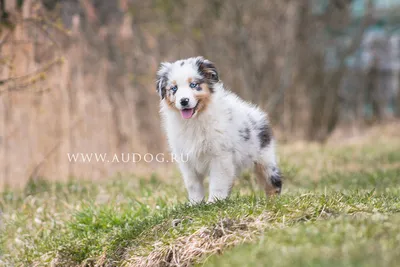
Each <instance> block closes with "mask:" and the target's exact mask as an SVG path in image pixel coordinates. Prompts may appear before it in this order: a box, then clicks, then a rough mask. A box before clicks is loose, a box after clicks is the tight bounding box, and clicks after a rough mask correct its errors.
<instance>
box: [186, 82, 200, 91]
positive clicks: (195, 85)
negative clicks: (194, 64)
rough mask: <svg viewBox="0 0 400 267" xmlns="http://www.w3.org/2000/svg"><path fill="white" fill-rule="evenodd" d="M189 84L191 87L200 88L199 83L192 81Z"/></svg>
mask: <svg viewBox="0 0 400 267" xmlns="http://www.w3.org/2000/svg"><path fill="white" fill-rule="evenodd" d="M189 86H190V88H192V89H194V88H196V89H197V90H199V88H200V87H199V84H198V83H190V84H189Z"/></svg>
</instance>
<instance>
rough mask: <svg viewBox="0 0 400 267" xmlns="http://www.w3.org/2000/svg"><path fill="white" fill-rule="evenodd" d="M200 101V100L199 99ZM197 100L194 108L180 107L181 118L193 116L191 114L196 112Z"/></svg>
mask: <svg viewBox="0 0 400 267" xmlns="http://www.w3.org/2000/svg"><path fill="white" fill-rule="evenodd" d="M199 102H200V101H199ZM199 102H197V104H196V106H195V107H194V108H184V109H181V115H182V118H184V119H190V118H192V117H193V115H194V114H195V113H196V110H197V106H198V105H199Z"/></svg>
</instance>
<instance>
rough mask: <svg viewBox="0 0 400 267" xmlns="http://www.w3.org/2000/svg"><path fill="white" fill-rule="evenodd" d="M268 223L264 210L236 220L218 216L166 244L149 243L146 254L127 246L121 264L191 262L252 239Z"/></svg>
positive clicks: (147, 265)
mask: <svg viewBox="0 0 400 267" xmlns="http://www.w3.org/2000/svg"><path fill="white" fill-rule="evenodd" d="M268 223H269V215H268V213H263V214H261V215H259V216H257V217H255V218H242V219H240V220H237V221H234V220H232V219H228V218H227V219H222V220H220V221H219V222H218V223H217V224H215V225H214V226H212V227H202V228H200V229H198V230H197V231H196V232H194V233H193V234H191V235H188V236H180V237H178V238H177V239H176V240H174V241H173V242H172V243H171V244H170V245H169V246H165V244H163V243H162V242H155V243H153V244H151V246H152V247H153V248H154V249H153V251H152V252H151V253H150V254H148V255H144V256H142V255H140V251H137V250H136V248H131V249H129V250H128V251H127V254H126V261H125V262H124V264H123V266H129V267H153V266H157V267H164V266H171V267H172V266H180V267H184V266H192V265H193V264H194V263H196V262H200V261H203V260H204V256H206V255H207V256H211V255H214V254H221V253H222V251H224V250H225V249H227V248H229V247H233V246H236V245H239V244H242V243H245V242H250V241H253V240H254V239H255V238H256V237H258V236H259V235H260V233H261V232H262V231H265V229H267V228H268ZM175 227H179V225H178V226H175Z"/></svg>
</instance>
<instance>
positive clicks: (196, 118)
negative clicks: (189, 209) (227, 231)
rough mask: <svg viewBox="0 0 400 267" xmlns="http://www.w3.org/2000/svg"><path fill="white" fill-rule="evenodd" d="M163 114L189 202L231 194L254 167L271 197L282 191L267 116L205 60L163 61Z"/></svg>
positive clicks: (159, 79)
mask: <svg viewBox="0 0 400 267" xmlns="http://www.w3.org/2000/svg"><path fill="white" fill-rule="evenodd" d="M157 92H158V93H159V95H160V97H161V116H162V119H163V124H164V128H165V131H166V134H167V137H168V142H169V145H170V148H171V152H172V153H174V154H176V155H185V156H184V157H182V158H184V159H185V160H181V161H179V162H178V165H179V168H180V170H181V173H182V176H183V180H184V182H185V186H186V189H187V191H188V195H189V200H190V201H191V202H194V203H197V202H201V201H203V200H204V187H203V180H204V178H205V176H209V197H208V201H209V202H213V201H215V200H217V199H225V198H226V197H228V196H229V194H230V192H231V189H232V186H233V183H234V179H235V177H236V176H237V175H239V174H240V173H241V172H242V171H243V170H245V169H248V168H254V170H255V173H256V176H257V178H258V181H259V183H260V184H261V186H262V187H263V189H264V190H265V192H266V194H267V195H268V196H269V195H275V194H279V193H280V192H281V188H282V180H281V173H280V171H279V168H278V166H277V162H276V158H275V149H274V139H273V137H272V131H271V128H270V125H269V122H268V118H267V115H266V113H264V112H263V111H261V110H260V109H259V108H257V107H256V106H254V105H252V104H249V103H246V102H244V101H243V100H241V99H240V98H239V97H238V96H237V95H235V94H234V93H232V92H230V91H228V90H227V89H225V88H224V85H223V84H222V82H221V81H220V79H219V75H218V71H217V69H216V67H215V65H214V64H213V63H212V62H211V61H209V60H207V59H204V58H203V57H195V58H188V59H183V60H178V61H175V62H173V63H169V62H164V63H161V66H160V68H159V70H158V72H157Z"/></svg>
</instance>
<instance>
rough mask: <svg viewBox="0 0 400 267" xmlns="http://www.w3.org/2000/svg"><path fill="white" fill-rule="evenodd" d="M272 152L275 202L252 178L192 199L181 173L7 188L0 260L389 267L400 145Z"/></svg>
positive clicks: (399, 187) (397, 224) (1, 203)
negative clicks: (279, 188)
mask: <svg viewBox="0 0 400 267" xmlns="http://www.w3.org/2000/svg"><path fill="white" fill-rule="evenodd" d="M372 140H373V142H372ZM279 154H280V157H281V165H282V167H283V172H284V174H285V176H286V180H285V184H284V186H285V189H284V192H283V194H282V196H280V197H277V198H273V199H266V198H265V197H264V196H263V194H262V193H261V192H260V191H259V190H258V187H257V186H256V184H255V179H254V178H253V177H252V175H250V174H244V175H243V177H242V179H240V180H238V184H237V185H236V186H235V187H234V192H233V195H232V197H231V198H230V199H228V200H226V201H221V202H218V203H215V204H212V205H210V204H201V205H197V206H191V205H188V204H187V203H186V197H185V190H184V188H183V184H182V182H181V180H180V178H179V177H172V179H165V178H164V177H160V176H156V175H153V176H151V177H150V178H147V177H143V178H141V177H136V176H134V175H132V176H130V177H127V176H118V175H117V176H115V177H112V178H110V179H108V180H107V181H101V182H96V183H92V182H89V181H83V180H73V179H71V180H70V181H69V182H67V183H57V182H48V181H46V180H44V179H38V180H35V181H30V182H29V183H28V184H27V185H26V187H25V188H24V189H23V190H11V189H6V190H4V191H3V192H2V193H0V194H1V195H0V210H1V215H0V220H1V225H0V243H1V246H0V266H2V265H3V266H47V265H53V266H78V265H80V266H94V265H96V264H97V265H99V266H119V265H122V266H187V265H198V266H253V267H254V266H265V265H268V266H293V265H296V266H377V265H382V266H397V264H396V263H397V262H398V261H399V260H400V252H399V250H398V248H399V247H400V213H399V212H400V168H399V167H400V165H399V162H400V140H397V139H396V138H386V139H379V138H373V139H367V140H365V141H363V142H361V143H356V144H347V145H336V144H334V145H327V146H318V145H315V144H309V145H302V144H300V145H291V146H283V147H281V148H280V150H279Z"/></svg>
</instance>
